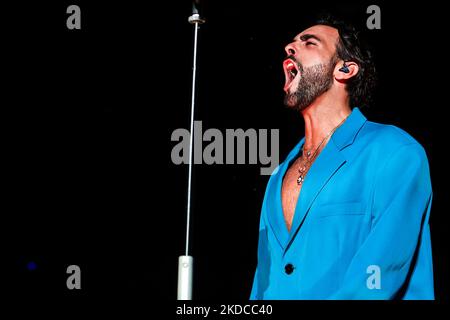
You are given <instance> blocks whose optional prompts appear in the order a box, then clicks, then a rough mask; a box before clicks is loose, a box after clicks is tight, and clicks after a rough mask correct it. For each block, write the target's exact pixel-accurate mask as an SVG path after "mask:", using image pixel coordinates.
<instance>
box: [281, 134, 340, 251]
mask: <svg viewBox="0 0 450 320" xmlns="http://www.w3.org/2000/svg"><path fill="white" fill-rule="evenodd" d="M345 162H346V160H345V158H344V157H343V156H342V155H341V153H340V150H339V149H338V147H337V146H336V145H335V144H334V142H333V141H332V140H330V141H329V143H328V144H327V145H326V146H325V148H324V149H323V150H322V152H321V153H320V154H319V156H318V157H317V159H316V160H315V161H314V163H313V164H312V166H311V168H310V170H309V171H308V174H307V176H306V179H305V181H304V184H303V186H302V189H301V191H300V196H299V200H298V201H297V206H296V208H295V214H294V221H293V222H292V227H291V231H290V232H289V239H288V243H287V246H286V250H287V249H288V248H289V246H290V244H291V242H292V240H293V239H294V237H295V235H296V234H297V232H298V230H299V229H300V227H301V225H302V224H303V221H304V220H305V218H306V215H307V214H308V212H309V209H310V208H311V206H312V204H313V203H314V200H315V199H316V198H317V196H318V195H319V193H320V191H321V190H322V189H323V188H324V187H325V186H326V184H327V183H328V181H329V180H330V178H331V177H332V176H333V175H334V174H335V173H336V171H338V170H339V169H340V168H341V167H342V166H343V165H344V164H345Z"/></svg>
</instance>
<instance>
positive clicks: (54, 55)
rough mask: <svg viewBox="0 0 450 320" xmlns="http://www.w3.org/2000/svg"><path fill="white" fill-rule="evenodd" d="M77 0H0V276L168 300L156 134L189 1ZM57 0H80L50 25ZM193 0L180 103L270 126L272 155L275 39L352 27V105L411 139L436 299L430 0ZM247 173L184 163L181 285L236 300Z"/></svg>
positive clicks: (439, 174) (439, 201)
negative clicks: (371, 91)
mask: <svg viewBox="0 0 450 320" xmlns="http://www.w3.org/2000/svg"><path fill="white" fill-rule="evenodd" d="M93 2H94V1H90V2H88V1H81V0H77V1H73V2H68V1H55V2H54V3H50V2H45V3H44V2H42V3H39V2H36V1H34V2H30V3H26V2H22V3H17V4H14V5H8V6H4V7H3V8H2V10H1V12H2V19H1V28H2V29H1V30H2V31H1V34H2V42H3V44H2V55H3V58H2V62H3V63H2V68H1V69H2V72H1V76H2V78H3V79H2V80H3V81H2V89H1V97H2V102H1V105H2V108H1V110H2V117H1V120H2V145H3V148H2V149H3V152H2V158H3V160H4V162H3V166H2V168H3V170H2V174H1V176H2V185H3V188H2V189H3V193H2V194H3V197H2V198H3V200H2V203H3V210H2V214H1V218H0V219H1V220H0V228H1V230H2V232H1V237H2V242H1V243H2V252H3V253H2V260H4V262H3V263H2V268H4V271H2V276H3V277H4V281H3V286H2V288H1V290H3V291H4V292H8V293H11V295H12V296H14V297H19V298H21V297H24V296H25V297H31V298H38V297H43V296H49V297H58V298H60V297H64V298H65V299H66V301H69V302H70V301H72V300H71V299H79V300H77V301H80V299H81V300H83V299H85V300H95V299H101V298H105V297H116V298H122V297H123V298H127V297H130V296H132V297H140V298H144V299H148V300H149V301H151V300H163V301H174V300H175V299H176V285H177V283H176V278H177V260H178V256H179V255H182V254H184V240H185V231H184V227H185V213H186V186H187V172H188V171H187V166H186V165H181V166H177V165H174V164H173V163H172V161H171V158H170V154H171V150H172V148H173V146H174V145H175V144H176V143H175V142H172V141H171V134H172V132H173V131H174V130H175V129H177V128H188V127H189V116H190V94H191V71H192V69H191V68H192V48H193V44H192V42H193V27H192V26H191V25H190V24H189V23H188V22H187V18H188V16H189V15H190V12H191V3H190V2H189V1H183V2H181V1H177V2H175V1H173V2H165V3H161V2H159V3H158V2H155V3H150V2H149V3H148V4H146V5H144V4H142V3H140V2H138V1H133V2H131V1H121V2H119V1H117V2H111V1H95V3H93ZM70 4H77V5H79V6H80V8H81V20H82V22H81V23H82V29H81V30H68V29H67V28H66V19H67V17H68V15H67V14H66V8H67V6H68V5H70ZM370 4H377V5H379V6H380V8H381V30H368V29H367V28H366V27H365V23H366V19H367V17H368V16H369V15H368V14H367V13H366V8H367V6H368V5H370ZM202 9H203V11H202V13H203V14H204V16H205V17H206V18H207V23H206V24H204V25H202V27H201V29H200V31H199V47H198V50H199V53H198V54H199V56H198V88H197V92H198V95H197V100H196V101H197V110H196V115H195V118H196V119H197V120H202V122H203V128H204V130H206V129H207V128H218V129H220V130H221V131H222V132H225V129H226V128H230V129H236V128H243V129H244V130H246V129H249V128H254V129H279V130H280V161H282V160H283V159H284V157H285V156H286V155H287V153H288V151H289V150H290V149H291V148H292V147H293V146H294V144H295V143H296V142H297V141H298V140H299V139H300V138H301V136H302V135H303V132H302V130H303V121H302V119H301V117H300V116H299V115H297V114H295V113H294V112H292V111H290V110H287V109H286V108H285V107H284V106H283V92H282V87H283V84H284V76H283V72H282V68H281V62H282V60H283V57H284V56H285V53H284V46H285V45H286V44H287V43H288V42H289V41H290V40H291V39H292V38H293V37H294V36H295V35H296V34H298V33H299V32H301V31H302V30H303V29H305V28H306V27H308V26H309V21H310V19H311V18H313V17H314V16H315V15H317V13H319V12H322V11H331V12H337V13H339V14H341V15H344V17H347V18H348V19H350V20H352V21H353V23H354V24H356V25H357V26H359V27H360V28H362V29H363V30H364V33H365V34H366V36H367V38H368V40H369V42H370V43H371V45H372V47H373V51H374V53H375V62H376V64H377V68H378V72H379V86H378V90H377V93H376V97H375V98H376V99H375V103H374V105H373V106H372V107H371V108H370V109H366V110H363V112H364V113H365V115H366V116H367V117H368V118H369V119H370V120H372V121H377V122H382V123H391V124H394V125H397V126H399V127H401V128H403V129H405V130H406V131H408V132H409V133H410V134H411V135H412V136H414V137H415V138H416V139H417V140H418V141H419V142H420V143H422V145H423V146H424V147H425V149H426V150H427V154H428V157H429V162H430V167H431V175H432V183H433V191H434V200H433V209H432V215H431V231H432V241H433V256H434V267H435V289H436V298H437V299H438V300H441V301H442V300H445V301H448V300H449V296H450V294H449V273H450V271H449V270H450V265H449V255H448V252H449V250H448V231H447V230H448V228H449V223H448V217H447V216H448V209H447V203H446V202H447V201H448V195H449V192H448V191H449V189H448V185H447V183H446V180H445V174H446V172H445V171H446V162H447V161H446V156H445V154H446V149H447V145H448V143H447V142H446V139H447V138H448V137H447V133H446V130H447V128H448V124H447V121H446V117H445V113H446V110H445V109H447V108H448V103H447V102H446V99H445V98H446V90H447V86H448V80H447V75H448V58H447V53H446V50H444V49H443V48H444V46H445V42H446V29H447V27H446V25H445V10H444V9H443V5H442V4H437V3H436V4H432V3H430V2H428V1H427V3H426V4H425V3H422V4H420V3H419V4H411V3H404V4H397V5H395V6H394V5H393V4H390V3H387V2H383V1H377V2H374V3H372V2H338V3H337V2H334V3H333V4H328V3H324V2H321V1H320V2H319V1H315V2H312V3H304V2H301V1H271V2H261V1H245V3H244V2H243V3H241V2H237V1H234V2H233V1H204V2H203V6H202ZM259 173H260V166H259V165H196V166H195V168H194V180H193V195H192V230H191V233H192V238H191V246H190V254H191V255H193V256H194V258H195V274H194V277H195V285H194V297H195V298H196V299H198V300H201V301H215V302H221V301H228V300H230V299H233V300H237V301H241V300H246V299H248V296H249V294H250V289H251V284H252V280H253V272H254V269H255V267H256V245H257V236H258V223H259V210H260V206H261V202H262V197H263V195H264V189H265V185H266V183H267V180H268V176H261V175H260V174H259ZM355 192H357V190H355ZM30 262H34V263H35V264H36V266H37V268H36V270H29V269H28V267H27V266H28V264H29V263H30ZM71 264H76V265H79V266H80V268H81V270H82V289H81V290H79V291H70V290H68V289H67V288H66V278H67V274H66V268H67V266H69V265H71Z"/></svg>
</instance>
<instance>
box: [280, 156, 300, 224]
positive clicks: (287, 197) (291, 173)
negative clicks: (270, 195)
mask: <svg viewBox="0 0 450 320" xmlns="http://www.w3.org/2000/svg"><path fill="white" fill-rule="evenodd" d="M300 166H301V161H300V159H297V160H296V161H295V162H294V163H293V164H292V165H291V166H290V168H289V169H288V171H287V172H286V174H285V176H284V179H283V184H282V188H281V202H282V206H283V216H284V221H285V223H286V227H287V229H288V230H289V231H290V230H291V226H292V220H293V218H294V213H295V207H296V205H297V200H298V197H299V196H300V191H301V188H302V185H298V184H297V179H298V177H299V168H300Z"/></svg>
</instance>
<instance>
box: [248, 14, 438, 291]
mask: <svg viewBox="0 0 450 320" xmlns="http://www.w3.org/2000/svg"><path fill="white" fill-rule="evenodd" d="M285 50H286V54H287V58H286V60H285V61H284V63H283V68H284V72H285V76H286V83H285V86H284V91H285V92H286V97H285V104H286V105H287V106H288V107H290V108H293V109H295V110H296V111H298V112H299V113H301V114H302V116H303V118H304V121H305V137H304V138H303V139H302V140H301V141H300V142H299V143H298V144H297V145H296V146H295V147H294V149H293V150H292V151H291V152H290V154H289V155H288V156H287V159H286V160H285V161H284V162H283V163H282V164H281V165H280V166H279V167H278V168H277V169H276V170H275V172H274V173H273V174H272V176H271V178H270V180H269V182H268V185H267V189H266V193H265V197H264V202H263V205H262V211H261V222H260V230H259V244H258V265H257V269H256V273H255V277H254V283H253V288H252V292H251V297H250V298H251V299H434V290H433V266H432V256H431V242H430V230H429V224H428V221H429V214H430V208H431V201H432V190H431V182H430V176H429V168H428V161H427V157H426V154H425V151H424V149H423V148H422V146H421V145H420V144H419V143H418V142H417V141H415V140H414V139H413V138H412V137H411V136H410V135H408V134H407V133H406V132H404V131H403V130H401V129H399V128H396V127H394V126H388V125H382V124H378V123H374V122H370V121H367V119H366V118H365V117H364V115H363V114H362V113H361V111H360V110H359V108H358V107H361V106H363V105H364V104H365V103H366V100H367V99H368V97H369V96H370V93H371V91H372V88H373V83H374V78H375V74H374V72H375V69H374V67H373V63H372V61H371V56H370V53H369V52H368V51H367V50H365V49H364V48H363V47H362V46H361V45H360V39H359V37H358V34H357V33H356V32H355V31H354V29H353V28H351V27H349V26H348V25H345V24H343V23H341V22H336V21H332V20H327V21H325V20H324V21H320V22H319V23H317V24H316V25H314V26H312V27H310V28H308V29H306V30H305V31H303V32H301V33H300V34H298V35H297V36H296V37H295V38H294V40H293V41H292V43H290V44H288V45H287V46H286V48H285Z"/></svg>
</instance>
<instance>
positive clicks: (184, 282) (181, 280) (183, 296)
mask: <svg viewBox="0 0 450 320" xmlns="http://www.w3.org/2000/svg"><path fill="white" fill-rule="evenodd" d="M188 21H189V23H191V24H193V25H194V58H193V67H192V96H191V125H190V133H191V134H190V138H189V174H188V191H187V213H186V248H185V255H184V256H180V257H179V258H178V293H177V299H178V300H192V274H193V270H194V269H193V267H194V258H193V257H191V256H189V229H190V227H189V225H190V218H191V187H192V154H193V152H194V148H193V145H194V110H195V79H196V71H197V34H198V29H199V24H202V23H204V22H205V20H203V19H201V18H200V15H199V14H198V12H197V10H196V8H195V6H194V13H193V14H192V16H190V17H189V19H188Z"/></svg>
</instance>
